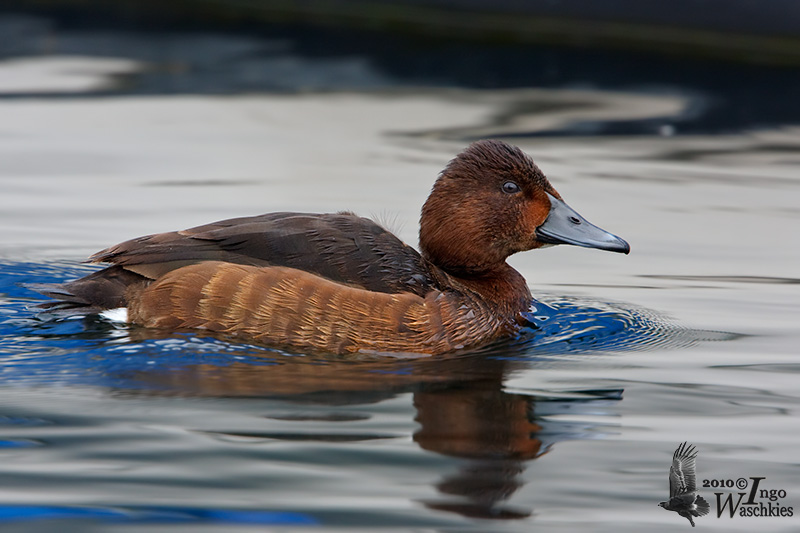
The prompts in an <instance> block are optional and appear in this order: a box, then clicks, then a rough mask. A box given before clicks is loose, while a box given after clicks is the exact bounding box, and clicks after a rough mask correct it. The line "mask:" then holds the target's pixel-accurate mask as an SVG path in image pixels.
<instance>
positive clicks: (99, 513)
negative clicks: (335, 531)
mask: <svg viewBox="0 0 800 533" xmlns="http://www.w3.org/2000/svg"><path fill="white" fill-rule="evenodd" d="M42 519H47V520H53V519H84V520H85V519H90V520H99V521H103V522H134V523H137V522H138V523H142V522H144V523H148V522H150V523H152V522H156V523H186V522H199V523H203V524H208V523H212V524H213V523H228V524H261V525H292V526H300V525H319V522H318V521H317V520H315V519H314V518H312V517H310V516H308V515H306V514H302V513H287V512H273V511H253V510H242V511H237V510H231V509H193V508H188V507H124V508H104V507H68V506H50V505H48V506H40V505H2V506H0V522H22V521H28V520H42Z"/></svg>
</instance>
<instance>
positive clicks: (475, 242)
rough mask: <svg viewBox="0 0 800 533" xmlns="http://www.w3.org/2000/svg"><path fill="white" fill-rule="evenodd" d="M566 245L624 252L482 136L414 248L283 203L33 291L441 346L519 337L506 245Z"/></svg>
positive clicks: (350, 216) (307, 340) (213, 321)
mask: <svg viewBox="0 0 800 533" xmlns="http://www.w3.org/2000/svg"><path fill="white" fill-rule="evenodd" d="M559 244H569V245H576V246H582V247H586V248H596V249H600V250H606V251H612V252H620V253H624V254H627V253H629V252H630V245H629V244H628V243H627V242H626V241H625V240H623V239H621V238H620V237H618V236H616V235H613V234H611V233H609V232H607V231H605V230H603V229H600V228H599V227H597V226H595V225H593V224H591V223H589V222H588V221H587V220H586V219H584V218H583V217H582V216H581V215H579V214H578V213H577V212H576V211H574V210H573V209H572V208H571V207H569V206H568V205H567V204H566V202H564V200H563V199H562V197H561V195H560V194H559V193H558V192H557V191H556V189H555V188H554V187H553V186H552V185H551V184H550V182H549V181H548V179H547V178H546V177H545V175H544V173H543V172H542V171H541V170H540V169H539V167H538V166H537V165H536V164H535V163H534V161H533V159H531V158H530V157H529V156H528V155H527V154H525V153H524V152H523V151H522V150H521V149H520V148H518V147H516V146H513V145H511V144H508V143H506V142H504V141H501V140H496V139H486V140H479V141H476V142H473V143H472V144H470V145H469V146H468V147H467V148H466V149H464V151H462V152H461V153H460V154H458V155H457V156H456V157H455V158H453V159H452V160H451V161H450V162H449V163H448V164H447V165H446V167H445V168H444V170H443V171H442V172H441V173H440V174H439V176H438V178H437V179H436V180H435V183H434V185H433V188H432V190H431V192H430V195H429V197H428V199H427V200H426V201H425V203H424V205H423V207H422V212H421V216H420V230H419V251H417V250H415V249H414V248H413V247H411V246H409V245H407V244H405V243H404V242H403V241H401V240H400V239H399V238H398V237H396V236H395V235H394V234H392V233H391V232H390V231H388V230H387V229H385V228H384V227H383V226H381V225H380V224H378V223H376V222H374V221H372V220H370V219H367V218H362V217H360V216H357V215H356V214H354V213H352V212H348V211H342V212H338V213H327V214H308V213H294V212H277V213H268V214H263V215H257V216H247V217H240V218H233V219H229V220H222V221H219V222H213V223H211V224H206V225H202V226H197V227H194V228H190V229H186V230H182V231H173V232H167V233H158V234H153V235H147V236H144V237H139V238H135V239H132V240H128V241H125V242H123V243H120V244H117V245H115V246H112V247H110V248H106V249H104V250H102V251H100V252H97V253H96V254H94V255H92V256H91V257H90V258H89V259H88V260H87V262H88V263H100V264H103V265H105V266H104V268H102V269H100V270H97V271H94V272H93V273H91V274H88V275H87V276H84V277H82V278H80V279H77V280H74V281H69V282H66V283H61V284H51V285H46V286H38V287H36V290H38V291H39V292H41V293H43V294H44V295H46V296H48V297H50V298H52V300H49V301H47V302H44V303H42V304H40V305H39V307H40V310H41V311H42V312H44V313H55V314H62V315H75V314H81V315H89V314H102V315H104V316H111V315H112V314H113V316H115V317H116V318H117V319H121V320H124V321H125V322H127V323H128V324H131V325H134V326H138V327H144V328H157V329H160V330H173V331H186V330H203V331H206V332H211V333H213V334H219V335H223V336H226V337H232V338H236V339H243V340H246V341H247V342H255V343H259V344H263V345H268V346H272V347H275V348H278V349H285V350H291V351H295V352H297V351H299V352H302V353H307V352H313V353H325V354H339V355H343V354H353V353H367V354H368V353H372V354H375V353H379V354H421V355H440V354H446V353H451V352H457V351H460V350H465V349H471V348H475V347H478V346H480V345H485V344H487V343H490V342H493V341H497V340H499V339H502V338H506V337H512V336H514V335H515V334H516V333H517V332H518V331H519V329H520V327H521V325H522V324H524V319H523V313H525V312H526V311H527V310H528V309H529V307H530V305H531V302H532V296H531V292H530V290H529V288H528V285H527V283H526V281H525V279H524V277H523V276H522V275H521V274H520V273H519V272H517V271H516V270H515V269H514V268H512V267H511V266H510V265H509V264H508V263H507V262H506V259H507V258H508V257H509V256H511V255H512V254H515V253H517V252H523V251H527V250H534V249H538V248H544V247H549V246H553V245H559Z"/></svg>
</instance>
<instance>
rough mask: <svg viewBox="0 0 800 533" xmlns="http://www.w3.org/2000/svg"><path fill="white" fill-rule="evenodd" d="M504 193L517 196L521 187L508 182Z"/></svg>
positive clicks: (504, 185)
mask: <svg viewBox="0 0 800 533" xmlns="http://www.w3.org/2000/svg"><path fill="white" fill-rule="evenodd" d="M503 192H504V193H507V194H515V193H518V192H519V185H517V184H516V183H514V182H513V181H507V182H505V183H504V184H503Z"/></svg>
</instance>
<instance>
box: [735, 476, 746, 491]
mask: <svg viewBox="0 0 800 533" xmlns="http://www.w3.org/2000/svg"><path fill="white" fill-rule="evenodd" d="M736 488H737V489H739V490H744V489H746V488H747V480H746V479H745V478H743V477H740V478H739V479H737V480H736Z"/></svg>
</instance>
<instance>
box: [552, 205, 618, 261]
mask: <svg viewBox="0 0 800 533" xmlns="http://www.w3.org/2000/svg"><path fill="white" fill-rule="evenodd" d="M547 197H548V198H549V199H550V214H549V215H547V220H545V221H544V224H542V225H541V226H539V227H538V228H536V239H537V240H538V241H539V242H543V243H545V244H573V245H575V246H583V247H586V248H598V249H600V250H608V251H609V252H621V253H623V254H627V253H628V252H630V251H631V247H630V245H629V244H628V243H627V242H625V241H624V240H623V239H620V238H619V237H617V236H616V235H614V234H612V233H609V232H607V231H606V230H604V229H600V228H598V227H597V226H595V225H594V224H592V223H590V222H589V221H587V220H586V219H585V218H583V217H582V216H580V215H579V214H578V213H577V212H576V211H575V210H574V209H572V208H571V207H570V206H568V205H567V204H566V203H565V202H564V201H563V200H559V199H558V198H556V197H555V196H553V195H551V194H550V193H547Z"/></svg>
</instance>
